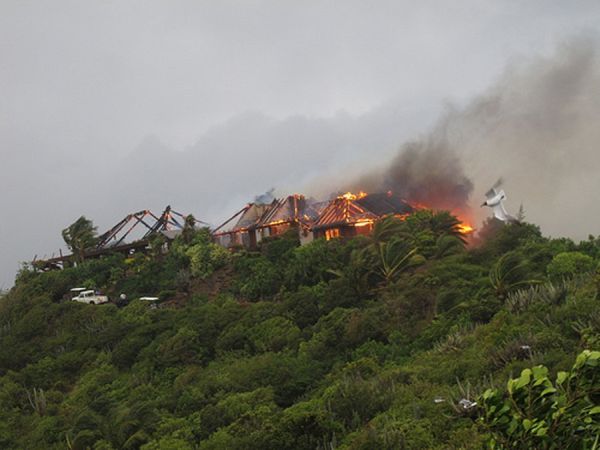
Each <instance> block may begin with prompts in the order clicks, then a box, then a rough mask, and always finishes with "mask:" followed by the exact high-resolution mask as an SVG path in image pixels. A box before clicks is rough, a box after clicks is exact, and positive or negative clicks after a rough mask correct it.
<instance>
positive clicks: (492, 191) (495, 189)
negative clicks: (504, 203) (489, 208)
mask: <svg viewBox="0 0 600 450" xmlns="http://www.w3.org/2000/svg"><path fill="white" fill-rule="evenodd" d="M500 186H502V177H500V178H498V180H497V181H496V182H495V183H494V185H493V186H492V187H491V188H490V190H489V191H487V192H486V193H485V196H486V198H488V199H490V198H493V197H495V196H496V195H498V192H499V191H498V188H499V187H500Z"/></svg>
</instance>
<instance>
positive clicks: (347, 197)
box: [338, 191, 367, 200]
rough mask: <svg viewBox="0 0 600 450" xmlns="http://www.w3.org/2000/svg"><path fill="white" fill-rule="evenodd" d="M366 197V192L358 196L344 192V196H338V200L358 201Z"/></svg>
mask: <svg viewBox="0 0 600 450" xmlns="http://www.w3.org/2000/svg"><path fill="white" fill-rule="evenodd" d="M366 196H367V193H366V192H363V191H360V192H359V193H358V194H353V193H352V192H346V193H345V194H342V195H340V196H339V197H338V198H344V199H346V200H359V199H361V198H363V197H366Z"/></svg>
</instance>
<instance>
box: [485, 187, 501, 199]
mask: <svg viewBox="0 0 600 450" xmlns="http://www.w3.org/2000/svg"><path fill="white" fill-rule="evenodd" d="M496 195H498V193H497V192H496V188H491V189H490V190H489V191H487V192H486V193H485V198H487V199H488V200H489V199H491V198H494V197H495V196H496Z"/></svg>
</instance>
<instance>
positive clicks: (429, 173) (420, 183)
mask: <svg viewBox="0 0 600 450" xmlns="http://www.w3.org/2000/svg"><path fill="white" fill-rule="evenodd" d="M359 185H361V186H364V187H365V189H366V190H367V191H369V192H374V191H392V192H394V193H395V194H398V195H400V196H401V197H403V198H405V199H406V200H408V201H410V202H413V203H418V204H422V205H427V206H428V207H431V208H435V209H448V210H451V211H457V210H458V211H465V210H467V209H468V202H469V197H470V195H471V193H472V191H473V183H472V182H471V180H469V179H468V178H467V176H466V175H465V173H464V169H463V165H462V163H461V161H460V158H459V157H458V155H457V153H456V152H455V151H454V150H453V149H452V148H451V144H450V142H449V141H448V139H447V137H446V136H445V124H444V123H440V124H439V125H438V126H437V127H436V129H435V130H434V131H433V132H432V133H431V134H430V135H429V136H426V137H424V138H422V139H420V140H416V141H413V142H409V143H407V144H405V145H404V146H403V147H402V149H401V150H400V152H399V153H398V155H397V156H396V157H395V158H394V159H393V160H392V162H391V164H390V165H389V167H388V168H386V169H385V170H383V172H382V173H376V174H372V175H369V176H366V177H365V178H363V179H362V180H361V181H360V182H359Z"/></svg>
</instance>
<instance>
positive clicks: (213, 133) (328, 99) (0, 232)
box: [0, 0, 600, 288]
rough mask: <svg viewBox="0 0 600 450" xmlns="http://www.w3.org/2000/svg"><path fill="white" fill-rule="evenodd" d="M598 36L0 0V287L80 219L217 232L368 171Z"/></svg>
mask: <svg viewBox="0 0 600 450" xmlns="http://www.w3.org/2000/svg"><path fill="white" fill-rule="evenodd" d="M599 27H600V4H599V3H598V2H597V1H572V2H564V1H541V0H540V1H527V2H523V1H508V0H507V1H482V0H470V1H467V0H464V1H453V2H445V1H441V0H440V1H420V2H414V1H379V2H373V1H361V2H359V1H348V0H345V1H320V2H316V1H303V2H298V1H296V2H291V1H281V0H274V1H241V0H239V1H211V2H202V1H166V0H165V1H160V2H159V1H143V2H142V1H87V2H86V1H81V0H74V1H60V0H53V1H52V2H45V1H41V0H40V1H25V0H18V1H10V0H0V99H1V100H0V211H2V219H3V220H1V221H0V288H1V287H8V286H10V285H11V284H12V280H13V277H14V273H15V270H16V268H17V266H18V263H19V261H25V260H30V259H31V258H32V257H33V256H34V255H35V254H37V255H39V256H40V257H41V256H43V255H45V254H46V255H50V254H51V253H52V252H53V251H57V249H58V248H59V247H60V246H61V244H62V242H61V241H62V240H61V237H60V230H61V229H62V228H64V227H65V226H67V225H68V224H69V223H71V222H72V221H73V220H75V219H76V218H77V217H78V216H79V215H81V214H85V215H86V216H88V217H90V218H92V219H93V220H94V221H95V223H96V224H98V226H99V228H100V230H101V231H102V230H103V229H105V228H106V227H108V226H109V225H111V224H113V223H115V222H117V221H118V220H119V219H120V218H121V217H122V216H124V215H125V214H126V213H127V212H130V211H133V210H139V209H144V208H152V209H156V210H159V209H160V208H161V207H163V206H164V205H166V204H167V203H171V204H172V205H173V206H174V207H176V208H177V209H178V210H181V211H182V212H192V213H194V214H195V215H196V216H197V217H199V218H203V219H206V220H209V221H211V222H213V223H217V222H218V221H219V220H220V219H224V218H226V216H227V215H228V213H229V212H234V210H235V209H236V208H239V207H241V206H242V205H243V203H244V202H246V201H248V200H250V199H251V198H252V197H253V196H254V195H255V194H257V193H260V192H262V191H265V190H267V189H268V188H270V187H272V186H275V187H277V188H278V190H279V192H281V193H285V192H286V191H287V190H296V189H301V188H306V187H307V186H309V187H308V188H306V189H307V190H308V191H310V190H311V188H310V186H314V185H318V184H320V183H322V179H323V176H324V174H332V175H335V176H338V177H339V176H340V173H342V172H343V170H352V171H354V172H356V173H358V172H360V169H362V168H364V167H370V166H375V165H379V166H381V164H382V161H387V160H388V159H389V158H391V156H392V155H393V154H394V153H395V152H396V151H397V150H398V148H400V145H401V144H402V143H403V142H404V141H406V140H408V139H412V138H414V137H415V136H418V135H419V134H421V133H426V132H427V130H428V129H429V128H430V127H432V125H433V124H434V123H435V122H436V121H437V120H438V117H439V116H440V114H442V113H443V111H444V110H445V109H447V106H445V105H447V104H448V103H451V104H453V105H455V107H458V108H462V107H464V108H466V111H472V110H473V109H477V108H475V107H474V106H473V105H474V103H473V99H474V98H478V96H480V95H482V93H484V92H486V90H488V89H489V88H490V86H496V87H498V86H499V85H502V83H503V80H507V79H510V77H509V78H507V75H506V71H507V69H506V68H507V67H512V65H514V64H516V65H519V64H520V61H523V60H524V61H529V58H531V57H532V55H535V57H541V58H543V57H548V58H551V56H549V55H552V54H554V52H555V51H556V48H557V46H560V44H561V42H564V41H565V40H568V39H573V38H578V37H580V36H582V35H585V36H592V37H594V38H597V36H598V28H599ZM475 103H476V102H475ZM469 105H471V106H469ZM594 112H595V110H594ZM461 123H462V122H461ZM577 130H579V128H577V129H575V128H573V129H569V132H573V133H574V132H576V131H577ZM592 138H593V139H595V138H596V136H595V135H594V136H592V137H589V138H588V140H587V141H586V143H587V142H589V141H590V139H592ZM498 141H500V139H498ZM470 151H471V152H472V151H473V150H472V149H471V150H470ZM468 167H469V168H470V169H473V170H476V169H477V168H478V167H480V166H479V165H478V164H469V165H468ZM507 170H508V169H507ZM491 175H495V174H490V176H491ZM475 178H477V177H475ZM482 183H485V181H483V182H482ZM480 184H481V183H480ZM521 184H523V183H521ZM586 186H587V188H588V189H589V192H592V191H593V189H592V188H593V186H589V185H586ZM485 188H487V186H480V185H477V183H476V187H475V192H476V193H480V192H481V191H482V190H485ZM507 190H508V187H507ZM565 201H566V200H565ZM526 205H527V203H526ZM540 217H542V216H540ZM534 218H535V217H534ZM542 225H543V226H544V225H545V224H544V223H542ZM551 231H553V230H552V229H551ZM556 231H562V230H556ZM598 231H600V230H589V232H595V233H598ZM566 232H567V234H568V230H566ZM572 234H573V235H577V236H578V234H580V231H579V230H577V231H576V232H574V233H572ZM578 237H580V236H578Z"/></svg>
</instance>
